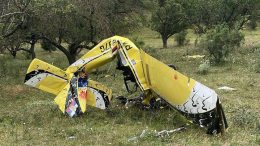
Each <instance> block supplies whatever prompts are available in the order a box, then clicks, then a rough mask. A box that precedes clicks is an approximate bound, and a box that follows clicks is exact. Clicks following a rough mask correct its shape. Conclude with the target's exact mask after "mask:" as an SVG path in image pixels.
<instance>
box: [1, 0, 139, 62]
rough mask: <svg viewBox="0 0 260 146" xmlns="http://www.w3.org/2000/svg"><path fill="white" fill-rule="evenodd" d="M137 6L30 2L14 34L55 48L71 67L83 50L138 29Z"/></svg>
mask: <svg viewBox="0 0 260 146" xmlns="http://www.w3.org/2000/svg"><path fill="white" fill-rule="evenodd" d="M24 1H25V0H24ZM28 1H29V0H28ZM12 6H14V7H15V5H12ZM140 6H142V3H141V2H140V1H139V0H96V1H91V0H77V1H75V0H55V1H48V0H42V1H40V0H35V1H30V3H29V4H28V5H26V11H23V19H22V20H23V23H22V24H21V26H20V27H18V28H17V30H22V31H15V33H20V34H21V35H24V38H26V39H30V40H32V39H34V40H41V41H44V42H46V43H50V44H52V45H54V46H55V47H56V48H58V49H59V50H60V51H62V52H63V53H64V54H65V55H66V57H67V59H68V61H69V63H70V64H72V63H73V62H75V61H76V57H77V55H78V53H79V52H80V51H81V50H82V49H92V48H93V47H94V46H95V45H96V44H97V43H98V42H99V41H100V40H102V39H104V38H106V37H109V36H112V35H115V34H117V35H122V34H125V33H128V32H129V31H130V30H133V29H135V28H137V26H138V25H139V23H138V19H139V17H138V16H139V14H141V13H140V9H139V7H140ZM2 30H3V28H2ZM25 30H26V31H25ZM13 34H14V33H12V34H11V35H13ZM11 35H9V36H11Z"/></svg>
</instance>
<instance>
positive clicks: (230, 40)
mask: <svg viewBox="0 0 260 146" xmlns="http://www.w3.org/2000/svg"><path fill="white" fill-rule="evenodd" d="M242 40H244V34H243V33H241V32H239V31H238V30H237V29H232V30H230V29H229V28H228V26H227V25H226V24H221V25H217V26H216V27H215V29H212V30H210V31H208V32H207V33H206V35H205V37H204V38H203V39H202V40H201V46H202V47H204V48H206V50H207V51H208V52H209V55H210V57H212V56H213V58H214V61H215V62H216V63H220V62H221V61H222V59H223V57H227V56H228V54H229V53H230V52H231V51H233V50H234V49H235V47H239V46H240V43H241V42H242Z"/></svg>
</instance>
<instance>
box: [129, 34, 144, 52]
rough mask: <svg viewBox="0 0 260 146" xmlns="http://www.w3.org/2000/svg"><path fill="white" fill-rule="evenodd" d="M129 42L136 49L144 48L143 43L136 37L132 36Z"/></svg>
mask: <svg viewBox="0 0 260 146" xmlns="http://www.w3.org/2000/svg"><path fill="white" fill-rule="evenodd" d="M131 41H133V43H134V44H135V45H136V47H137V48H139V49H141V48H144V45H145V42H144V41H143V40H142V39H140V38H139V37H138V36H134V37H132V38H131Z"/></svg>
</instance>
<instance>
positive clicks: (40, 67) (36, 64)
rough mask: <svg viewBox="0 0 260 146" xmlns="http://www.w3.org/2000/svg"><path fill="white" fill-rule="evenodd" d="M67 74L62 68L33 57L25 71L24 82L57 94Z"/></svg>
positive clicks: (62, 86)
mask: <svg viewBox="0 0 260 146" xmlns="http://www.w3.org/2000/svg"><path fill="white" fill-rule="evenodd" d="M67 82H68V75H67V74H66V72H65V71H63V70H62V69H60V68H58V67H55V66H53V65H51V64H48V63H46V62H44V61H41V60H39V59H34V60H33V61H32V62H31V64H30V66H29V68H28V70H27V73H26V77H25V80H24V83H25V84H26V85H29V86H32V87H35V88H38V89H41V90H43V91H46V92H49V93H52V94H55V95H58V94H59V93H60V91H61V90H62V89H63V88H64V87H65V86H66V84H67Z"/></svg>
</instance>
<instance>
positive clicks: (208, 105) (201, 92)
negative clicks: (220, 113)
mask: <svg viewBox="0 0 260 146" xmlns="http://www.w3.org/2000/svg"><path fill="white" fill-rule="evenodd" d="M217 98H218V95H217V94H216V92H215V91H214V90H212V89H210V88H208V87H206V86H205V85H203V84H201V83H199V82H197V81H196V82H195V85H194V87H193V89H192V91H191V93H190V96H189V98H188V100H187V101H186V102H185V103H184V104H181V105H173V106H174V107H176V108H177V109H179V110H181V111H183V112H186V113H191V114H197V113H205V112H207V111H210V110H213V109H214V108H215V107H216V102H217Z"/></svg>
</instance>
